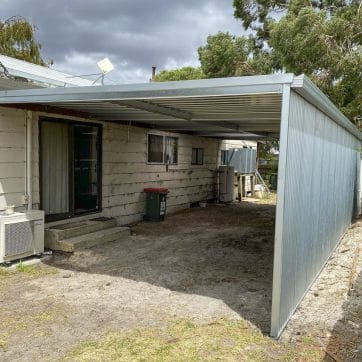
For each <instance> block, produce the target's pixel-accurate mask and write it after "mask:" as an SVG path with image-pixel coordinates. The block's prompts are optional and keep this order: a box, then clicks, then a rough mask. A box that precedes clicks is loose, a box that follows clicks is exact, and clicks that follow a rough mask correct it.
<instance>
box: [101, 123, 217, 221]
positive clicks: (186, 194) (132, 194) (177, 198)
mask: <svg viewBox="0 0 362 362" xmlns="http://www.w3.org/2000/svg"><path fill="white" fill-rule="evenodd" d="M148 132H151V133H154V132H157V131H154V130H152V131H151V130H147V129H144V128H139V127H128V126H124V125H117V124H114V123H105V124H104V126H103V187H102V200H103V214H104V215H105V216H110V217H115V218H117V220H118V222H119V223H120V224H127V223H131V222H135V221H138V220H141V219H142V216H143V215H144V212H145V202H146V195H145V193H144V192H143V189H144V188H146V187H166V188H168V189H169V194H168V196H167V212H174V211H177V210H181V209H183V208H188V207H189V206H190V203H192V202H197V201H201V200H205V199H207V198H211V197H213V191H214V185H215V169H216V167H217V164H218V159H219V141H218V140H213V139H206V138H201V137H195V136H189V135H181V134H175V133H165V132H163V133H160V134H165V135H170V136H174V137H177V138H178V163H177V165H169V167H168V170H167V168H166V165H160V164H149V163H147V134H148ZM193 147H199V148H204V164H203V165H200V166H196V165H191V153H192V148H193Z"/></svg>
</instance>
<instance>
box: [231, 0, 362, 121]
mask: <svg viewBox="0 0 362 362" xmlns="http://www.w3.org/2000/svg"><path fill="white" fill-rule="evenodd" d="M234 8H235V13H234V15H235V17H236V18H238V19H240V20H242V22H243V26H244V28H245V29H250V30H252V31H253V32H254V39H255V48H256V49H260V50H261V51H265V50H266V51H268V50H269V52H270V54H271V57H272V58H274V59H277V60H278V62H279V64H278V62H277V61H274V62H273V65H274V71H287V72H293V73H296V74H301V73H304V74H306V75H308V76H309V77H311V78H312V79H313V81H314V82H315V83H316V84H317V85H318V86H319V87H320V88H321V89H322V90H323V91H324V92H325V93H326V94H327V95H329V97H330V98H331V99H332V101H333V102H335V103H336V104H337V106H339V108H340V109H341V111H342V112H344V113H345V114H346V115H347V116H348V117H349V118H350V119H351V120H354V121H355V122H356V123H357V121H358V119H360V118H361V114H362V110H361V107H362V94H361V86H360V81H361V79H362V73H361V70H362V48H361V40H362V32H361V5H360V0H315V1H304V0H289V1H286V0H234ZM278 13H279V14H278ZM277 18H279V20H276V19H277Z"/></svg>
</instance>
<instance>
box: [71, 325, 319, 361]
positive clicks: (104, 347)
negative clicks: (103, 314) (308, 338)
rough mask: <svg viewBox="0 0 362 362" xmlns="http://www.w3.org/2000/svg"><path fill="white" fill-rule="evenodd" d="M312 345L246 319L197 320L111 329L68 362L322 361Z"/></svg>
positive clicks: (83, 345)
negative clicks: (272, 334)
mask: <svg viewBox="0 0 362 362" xmlns="http://www.w3.org/2000/svg"><path fill="white" fill-rule="evenodd" d="M322 354H323V353H322V351H321V350H320V349H318V348H315V347H314V346H311V345H310V344H309V343H308V345H306V346H303V345H302V344H301V343H299V344H297V345H293V346H287V345H283V344H280V343H278V342H276V341H274V340H273V339H271V338H269V337H266V336H263V335H262V333H260V331H258V330H256V329H254V328H251V327H250V326H249V325H248V324H247V323H246V322H245V321H233V320H225V319H222V320H218V321H216V322H214V323H209V324H201V325H199V324H195V323H194V322H193V321H190V320H181V321H175V322H171V323H170V324H169V325H168V327H167V329H165V330H163V329H156V328H148V329H147V328H144V329H139V330H136V331H132V332H128V333H127V332H124V333H122V332H110V333H108V334H107V335H106V336H105V337H103V338H102V339H101V340H99V341H88V342H83V343H81V344H80V345H78V346H77V347H76V348H75V349H74V350H73V351H72V352H71V353H70V354H69V355H67V356H66V357H65V358H64V360H65V361H147V362H156V361H157V362H160V361H162V362H167V361H172V362H173V361H180V362H183V361H185V362H186V361H187V362H191V361H195V362H196V361H263V362H264V361H321V360H322V359H323V356H322Z"/></svg>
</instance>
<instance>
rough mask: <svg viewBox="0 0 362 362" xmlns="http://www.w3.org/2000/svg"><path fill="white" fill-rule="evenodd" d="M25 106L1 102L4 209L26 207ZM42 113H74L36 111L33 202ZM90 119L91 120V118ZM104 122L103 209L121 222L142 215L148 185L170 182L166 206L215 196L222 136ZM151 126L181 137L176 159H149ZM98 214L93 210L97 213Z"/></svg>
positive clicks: (0, 198) (36, 195) (0, 167)
mask: <svg viewBox="0 0 362 362" xmlns="http://www.w3.org/2000/svg"><path fill="white" fill-rule="evenodd" d="M25 115H26V114H25V111H23V110H17V109H9V108H0V210H4V209H5V208H6V205H15V206H16V207H17V209H18V210H22V209H24V208H25V206H24V205H23V202H24V200H23V195H25V193H26V186H25V185H26V183H25V175H26V163H25V160H26V149H25V144H26V119H25ZM40 116H47V117H55V118H60V119H64V118H69V119H72V120H75V121H82V119H79V118H76V117H63V116H59V115H54V114H45V113H36V112H34V113H33V207H34V208H38V207H39V203H40V201H39V200H40V197H39V129H38V120H39V117H40ZM87 122H89V120H87ZM97 123H102V124H103V136H102V137H103V142H102V143H103V152H102V174H103V177H102V213H101V215H103V216H107V217H114V218H116V219H117V221H118V222H119V224H128V223H131V222H135V221H138V220H141V219H142V216H143V214H144V210H145V194H144V192H143V189H144V188H145V187H161V186H162V187H167V188H168V189H169V194H168V198H167V211H168V212H174V211H177V210H181V209H183V208H187V207H189V206H190V203H192V202H197V201H201V200H205V199H208V198H212V197H213V196H214V190H215V187H216V186H215V184H216V178H215V169H216V168H217V165H218V161H219V158H220V152H219V148H220V141H218V140H214V139H208V138H202V137H195V136H190V135H182V134H175V133H167V132H157V131H155V130H149V129H146V128H140V127H128V126H125V125H119V124H116V123H109V122H97ZM148 132H152V133H159V134H165V135H171V136H176V137H178V163H177V165H169V167H168V168H166V165H156V164H148V163H147V134H148ZM192 147H201V148H204V164H203V165H191V149H192ZM93 217H94V215H93Z"/></svg>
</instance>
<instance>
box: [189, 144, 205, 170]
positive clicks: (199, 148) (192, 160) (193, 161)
mask: <svg viewBox="0 0 362 362" xmlns="http://www.w3.org/2000/svg"><path fill="white" fill-rule="evenodd" d="M194 150H195V151H196V159H195V160H194V159H193V156H194ZM199 152H201V154H202V157H201V162H198V159H199ZM204 154H205V153H204V148H202V147H192V149H191V165H192V166H202V165H203V164H204Z"/></svg>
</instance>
